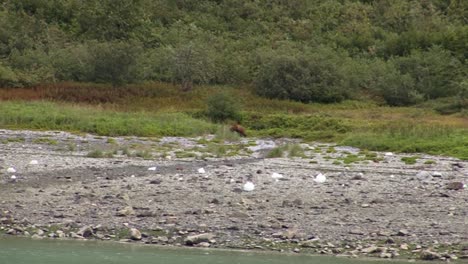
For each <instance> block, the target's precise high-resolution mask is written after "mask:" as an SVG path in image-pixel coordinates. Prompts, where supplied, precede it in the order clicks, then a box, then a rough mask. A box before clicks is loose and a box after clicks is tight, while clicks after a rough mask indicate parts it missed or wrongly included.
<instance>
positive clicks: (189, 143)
mask: <svg viewBox="0 0 468 264" xmlns="http://www.w3.org/2000/svg"><path fill="white" fill-rule="evenodd" d="M221 142H222V141H220V140H219V139H217V138H214V137H213V136H208V137H206V138H193V139H188V138H159V139H151V138H136V137H126V138H125V137H118V138H117V137H116V138H108V137H97V136H92V135H75V134H69V133H65V132H32V131H10V130H0V210H1V212H0V225H1V229H2V230H3V232H4V233H7V234H9V235H26V236H32V237H33V238H43V237H51V238H70V237H71V238H77V239H82V238H88V239H89V238H95V239H105V240H119V241H128V242H135V243H155V244H163V245H191V246H201V247H218V248H243V249H256V250H279V251H294V252H304V253H322V254H335V255H350V256H358V255H370V256H376V257H382V258H393V257H400V258H423V259H445V260H450V259H451V260H457V259H458V260H457V261H462V262H463V261H467V259H466V258H468V207H467V205H468V190H467V189H466V187H465V188H464V189H463V188H462V187H463V184H466V183H468V163H467V162H466V161H461V160H458V159H455V158H449V157H440V156H430V155H424V154H414V155H409V154H393V153H377V152H363V151H361V150H359V149H355V148H350V147H341V146H335V145H331V144H322V143H308V144H305V143H300V142H297V141H294V140H288V139H277V140H269V139H264V140H257V139H241V140H238V141H234V142H230V143H227V146H226V145H225V144H223V143H221ZM299 143H300V144H299ZM283 145H288V146H295V147H296V152H297V148H298V146H299V149H300V151H299V154H297V153H296V155H294V156H300V157H282V158H265V156H266V155H268V153H269V151H271V149H272V148H274V147H277V146H283ZM284 152H285V153H284V155H285V156H287V152H288V151H284ZM402 157H414V158H415V159H414V160H415V162H416V163H415V164H406V163H405V162H403V161H402ZM33 160H34V161H33ZM31 161H32V162H31ZM35 161H37V164H35V163H36V162H35ZM152 167H153V169H155V170H149V168H152ZM154 167H155V168H154ZM9 168H14V169H15V170H16V172H8V169H9ZM200 168H203V169H204V170H205V173H199V172H198V169H200ZM10 171H11V170H10ZM273 173H279V174H281V175H283V178H280V179H273V178H272V177H271V176H272V174H273ZM319 173H322V174H324V175H325V176H326V178H327V180H326V182H324V183H318V182H316V181H314V178H315V177H316V175H318V174H319ZM13 175H14V176H15V177H12V176H13ZM15 178H16V179H15ZM249 179H250V180H251V181H252V182H253V183H254V184H255V190H253V191H251V192H246V191H244V190H243V189H242V188H243V185H244V184H245V182H246V181H247V180H249ZM137 230H138V231H139V232H138V231H137ZM199 234H201V236H197V235H199Z"/></svg>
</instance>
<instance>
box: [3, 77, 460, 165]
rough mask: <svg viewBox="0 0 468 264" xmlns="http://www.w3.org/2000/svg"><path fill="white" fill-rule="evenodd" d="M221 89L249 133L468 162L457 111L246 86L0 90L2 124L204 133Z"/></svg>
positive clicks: (139, 132) (214, 126) (141, 133)
mask: <svg viewBox="0 0 468 264" xmlns="http://www.w3.org/2000/svg"><path fill="white" fill-rule="evenodd" d="M220 90H223V91H224V92H226V93H228V94H229V95H230V96H232V97H233V98H237V100H238V101H239V105H241V109H242V111H241V119H242V124H243V125H244V126H245V127H246V128H247V132H248V134H249V136H267V137H294V138H302V139H304V140H306V141H325V142H336V143H339V144H344V145H350V146H356V147H360V148H365V149H369V150H380V151H395V152H424V153H430V154H441V155H448V156H454V157H458V158H461V159H465V160H468V118H467V117H466V116H464V115H462V114H458V115H446V116H443V115H439V114H437V113H436V112H435V111H433V110H432V109H430V108H424V107H421V108H416V107H413V108H403V107H400V108H396V107H381V106H377V105H375V104H373V103H367V102H359V101H347V102H343V103H340V104H330V105H324V104H303V103H298V102H291V101H281V100H270V99H265V98H261V97H258V96H256V95H254V94H253V93H252V92H251V90H250V89H249V88H248V87H247V88H239V89H234V88H230V87H216V86H209V87H198V88H197V89H195V90H193V91H191V92H186V93H181V92H179V90H178V89H177V87H175V86H173V85H170V84H158V83H156V84H144V85H139V86H128V87H122V88H112V87H110V86H106V85H93V84H73V83H67V84H61V85H50V86H41V87H36V88H32V89H31V88H30V89H26V88H22V89H0V127H1V128H12V129H40V130H67V131H75V132H87V133H93V134H98V135H111V136H117V135H123V136H127V135H136V136H198V135H204V134H208V133H215V132H216V131H217V130H218V129H219V127H220V125H217V124H213V123H211V122H210V121H209V120H208V119H207V118H206V117H205V115H204V111H206V103H205V102H206V100H207V98H209V97H210V95H212V94H214V93H216V92H218V91H220Z"/></svg>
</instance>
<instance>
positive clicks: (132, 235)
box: [130, 228, 142, 240]
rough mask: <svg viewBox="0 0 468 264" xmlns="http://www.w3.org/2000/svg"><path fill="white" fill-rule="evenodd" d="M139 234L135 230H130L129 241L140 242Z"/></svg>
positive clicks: (138, 231)
mask: <svg viewBox="0 0 468 264" xmlns="http://www.w3.org/2000/svg"><path fill="white" fill-rule="evenodd" d="M141 237H142V236H141V232H140V230H138V229H136V228H130V239H132V240H141Z"/></svg>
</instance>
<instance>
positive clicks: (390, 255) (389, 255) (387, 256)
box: [379, 253, 393, 258]
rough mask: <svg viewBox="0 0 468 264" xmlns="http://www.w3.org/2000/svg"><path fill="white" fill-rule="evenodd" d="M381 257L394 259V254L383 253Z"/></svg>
mask: <svg viewBox="0 0 468 264" xmlns="http://www.w3.org/2000/svg"><path fill="white" fill-rule="evenodd" d="M379 257H380V258H392V257H393V255H392V253H382V254H380V256H379Z"/></svg>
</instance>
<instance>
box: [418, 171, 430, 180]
mask: <svg viewBox="0 0 468 264" xmlns="http://www.w3.org/2000/svg"><path fill="white" fill-rule="evenodd" d="M431 176H432V175H431V174H430V173H429V172H427V171H420V172H418V174H416V177H417V178H418V179H419V180H427V179H428V178H431Z"/></svg>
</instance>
